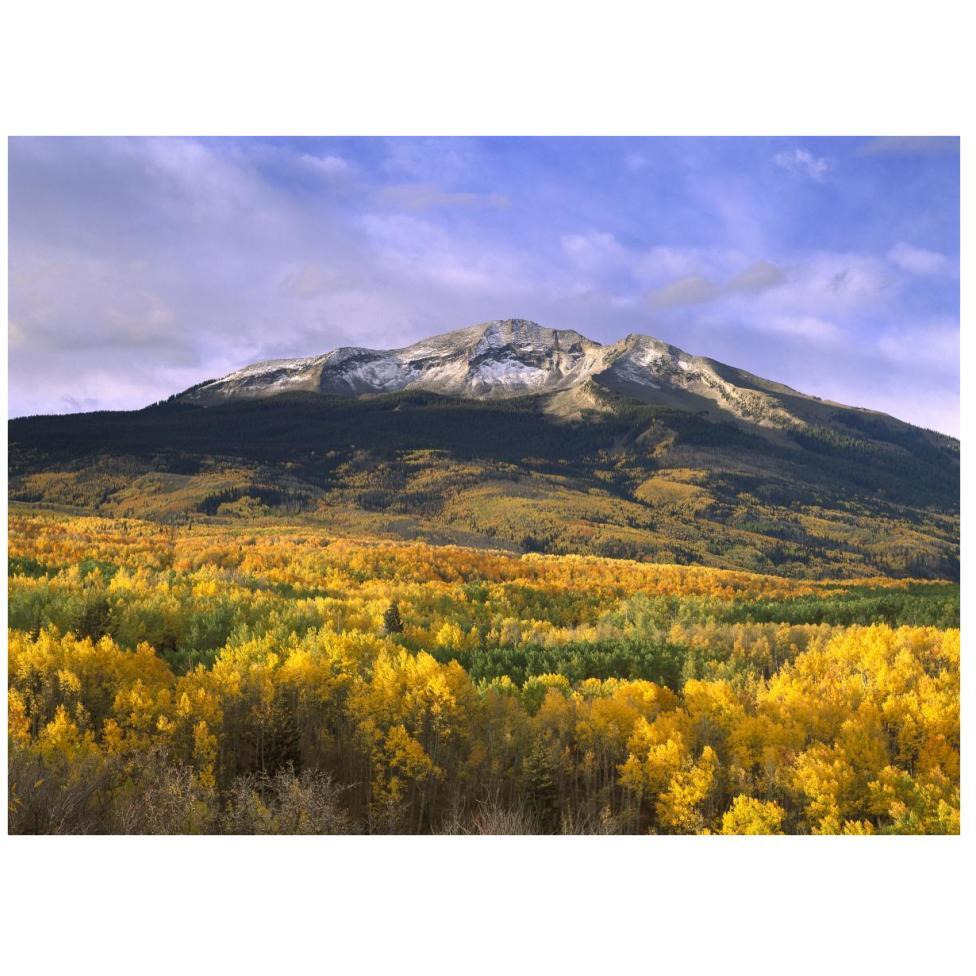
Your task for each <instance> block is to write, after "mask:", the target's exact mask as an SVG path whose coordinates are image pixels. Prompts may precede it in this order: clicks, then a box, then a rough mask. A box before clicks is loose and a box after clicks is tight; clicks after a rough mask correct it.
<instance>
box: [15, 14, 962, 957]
mask: <svg viewBox="0 0 976 976" xmlns="http://www.w3.org/2000/svg"><path fill="white" fill-rule="evenodd" d="M351 8H352V4H351V3H350V4H346V5H344V6H343V7H342V8H341V9H340V8H339V7H338V6H334V5H330V4H328V3H326V2H318V3H301V2H291V0H289V2H283V0H278V2H276V3H270V2H266V3H260V4H259V3H253V2H245V0H237V2H234V3H221V2H210V3H207V2H203V0H196V2H183V0H168V2H166V3H149V2H136V0H129V2H100V0H84V2H77V0H76V2H73V3H69V2H63V3H61V2H58V3H55V2H43V0H33V2H30V3H28V2H26V0H21V2H19V3H17V4H16V6H15V5H14V4H10V5H8V8H7V11H6V13H5V14H4V15H3V21H4V23H3V24H2V26H0V36H2V38H3V40H2V45H3V51H2V52H0V71H2V82H0V99H2V100H4V101H5V103H6V104H5V105H4V106H3V126H2V128H3V131H4V132H5V133H6V134H8V135H10V134H16V135H29V134H102V135H110V134H170V135H176V134H180V135H186V134H195V135H231V134H282V135H301V134H308V135H314V134H469V133H470V134H526V135H533V134H535V135H544V134H554V135H555V134H582V135H623V134H633V135H645V134H646V135H678V134H702V135H731V134H741V135H753V134H764V135H765V134H797V135H900V134H910V135H957V134H961V135H962V136H963V197H962V199H963V269H964V274H963V323H964V324H963V329H962V333H963V351H964V359H965V360H966V363H965V364H964V365H968V364H969V357H970V356H971V355H972V352H973V350H972V343H971V341H970V337H969V334H968V332H969V328H970V322H969V308H970V304H969V296H970V295H971V287H972V274H971V270H972V261H971V260H970V252H969V244H970V243H971V241H972V232H973V217H974V204H973V194H972V190H971V185H970V180H969V176H970V175H971V152H970V150H971V145H970V139H971V137H972V121H971V120H972V118H973V111H972V104H971V101H970V102H969V103H968V104H967V102H966V93H969V98H970V99H971V92H972V90H973V87H974V82H976V78H974V77H973V76H974V72H973V69H972V63H973V51H972V42H973V31H972V25H971V24H969V23H967V20H968V18H967V15H966V5H965V4H964V3H961V2H940V0H929V2H927V3H925V4H921V3H906V2H893V0H888V2H885V3H874V2H869V0H862V2H860V3H856V2H853V0H846V2H835V0H818V2H816V3H797V2H792V3H791V2H788V0H779V2H776V3H763V2H743V0H739V2H726V3H707V2H698V3H692V2H685V3H684V4H681V5H680V10H679V5H678V4H676V3H675V4H667V5H664V4H655V3H650V2H645V3H642V4H627V3H622V2H611V0H601V2H599V3H589V4H582V3H572V2H567V0H563V2H560V3H544V2H536V3H530V2H529V0H522V2H520V3H516V2H509V0H494V2H492V3H464V2H461V0H455V2H453V3H438V2H420V0H402V2H400V3H379V2H363V0H359V2H358V3H356V4H355V11H354V12H352V11H351ZM967 123H968V124H967ZM3 166H4V175H5V170H6V158H5V154H4V159H3ZM3 206H4V209H5V208H6V195H4V199H3ZM4 239H6V235H4ZM967 272H968V273H967ZM3 275H4V282H3V285H4V295H6V261H4V262H3ZM2 348H3V352H2V355H3V356H4V357H6V343H3V347H2ZM5 366H6V361H4V367H5ZM969 373H970V371H969V370H968V369H964V372H963V384H962V385H963V401H962V402H963V439H964V440H966V438H967V436H968V432H969V430H970V429H971V425H970V420H971V419H972V418H971V410H972V398H971V397H970V396H969V395H968V391H967V389H966V379H967V377H968V375H969ZM3 377H4V382H5V380H6V368H4V370H3ZM4 437H5V434H4ZM963 460H964V471H963V498H964V499H965V493H966V488H967V486H968V485H969V484H971V482H972V478H971V467H972V466H971V464H970V463H969V453H968V451H964V452H963ZM3 497H4V499H5V497H6V491H5V490H4V492H3ZM968 524H969V522H968V508H967V507H966V506H965V502H964V513H963V525H964V526H965V527H966V528H967V529H968ZM971 535H972V533H970V532H968V531H966V532H964V537H965V538H964V542H963V550H964V552H966V553H968V552H969V544H970V541H971V539H970V536H971ZM4 545H5V541H4ZM970 591H971V587H970V586H969V579H968V573H966V574H964V600H963V605H964V607H965V606H966V603H967V601H968V598H969V596H971V595H972V594H971V592H970ZM4 599H5V595H4ZM969 618H970V615H969V614H968V613H966V612H965V611H964V622H963V633H964V635H967V636H966V638H965V639H964V658H965V663H964V669H963V674H964V705H963V713H964V715H966V716H968V714H969V709H970V708H971V707H972V706H971V702H972V700H973V694H972V681H971V680H970V679H971V677H972V673H973V668H972V665H971V664H970V662H969V660H968V659H969V655H970V654H971V649H970V646H971V644H972V641H971V640H969V639H968V634H969V633H970V626H971V621H970V619H969ZM971 724H972V723H971V722H969V721H966V722H965V723H964V744H963V757H964V795H963V836H962V837H961V838H867V839H860V838H819V839H818V838H738V839H731V838H726V839H722V838H691V837H689V838H660V837H658V838H345V839H343V838H265V839H247V838H151V839H138V838H7V837H6V836H4V837H3V838H2V848H0V893H2V895H0V896H2V898H3V901H4V906H3V909H2V911H0V953H2V957H0V964H5V965H4V969H5V971H6V972H11V973H17V974H19V973H23V972H31V973H41V974H49V973H58V972H62V971H63V972H73V973H79V972H80V973H88V972H97V973H133V972H134V973H140V974H143V973H146V974H152V973H164V972H165V973H173V972H177V973H179V972H185V973H202V972H208V973H231V974H236V973H241V972H243V973H250V972H274V971H282V972H287V971H289V970H292V969H300V970H302V971H311V972H326V971H341V972H351V973H374V972H375V973H386V972H390V973H397V974H400V973H411V972H423V973H439V972H460V973H468V972H474V973H481V972H486V973H489V972H490V973H496V972H497V973H502V972H507V971H510V972H514V973H540V974H542V973H546V974H548V973H564V972H584V971H587V972H597V973H603V972H606V973H615V972H617V971H627V972H630V971H637V972H665V971H668V972H681V973H691V974H698V973H711V972H722V973H736V972H749V973H774V972H775V973H779V972H787V973H790V974H805V973H817V974H823V973H832V974H838V973H839V974H847V973H852V974H853V973H857V974H860V973H884V974H893V973H909V972H910V973H958V972H962V971H963V969H968V968H969V967H971V965H972V959H973V957H974V949H973V947H974V944H976V938H974V936H973V935H972V934H971V932H970V927H971V925H972V918H973V914H972V906H971V901H972V896H973V880H972V879H973V867H974V865H973V857H972V852H973V844H972V842H971V840H972V833H973V829H974V822H973V816H972V815H971V812H972V810H971V807H972V803H973V801H972V799H971V790H970V787H971V785H972V776H971V775H970V774H971V766H972V763H971V761H969V759H970V757H971V756H972V755H973V750H972V745H973V743H972V736H971V734H969V733H970V730H971ZM3 742H4V744H5V743H6V735H4V736H3ZM4 748H5V746H4ZM3 769H4V770H6V761H5V756H4V761H3ZM5 791H6V784H4V792H5ZM967 948H968V950H969V951H968V963H967V960H966V956H965V955H963V952H964V949H967Z"/></svg>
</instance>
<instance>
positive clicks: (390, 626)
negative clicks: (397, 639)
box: [383, 600, 403, 634]
mask: <svg viewBox="0 0 976 976" xmlns="http://www.w3.org/2000/svg"><path fill="white" fill-rule="evenodd" d="M383 629H384V630H385V631H386V633H388V634H402V633H403V621H402V620H401V619H400V607H399V605H398V604H397V602H396V600H394V601H393V602H392V603H391V604H390V605H389V606H388V607H387V608H386V612H385V613H384V614H383Z"/></svg>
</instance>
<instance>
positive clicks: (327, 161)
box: [299, 153, 351, 176]
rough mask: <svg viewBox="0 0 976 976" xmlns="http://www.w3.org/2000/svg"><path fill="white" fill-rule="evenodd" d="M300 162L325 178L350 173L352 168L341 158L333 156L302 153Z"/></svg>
mask: <svg viewBox="0 0 976 976" xmlns="http://www.w3.org/2000/svg"><path fill="white" fill-rule="evenodd" d="M299 161H300V162H301V163H302V164H303V165H304V166H306V167H307V168H308V169H311V170H313V171H314V172H316V173H320V174H321V175H323V176H338V175H340V174H342V173H348V172H349V170H350V168H351V167H350V165H349V163H348V162H347V161H346V160H345V159H343V158H342V157H341V156H335V155H331V154H330V155H327V156H315V155H312V154H311V153H302V155H301V156H300V157H299Z"/></svg>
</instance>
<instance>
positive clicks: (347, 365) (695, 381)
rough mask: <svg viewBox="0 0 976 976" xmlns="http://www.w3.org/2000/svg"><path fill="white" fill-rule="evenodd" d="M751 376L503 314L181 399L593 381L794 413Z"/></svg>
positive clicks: (656, 343) (704, 402) (446, 391)
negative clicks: (402, 343)
mask: <svg viewBox="0 0 976 976" xmlns="http://www.w3.org/2000/svg"><path fill="white" fill-rule="evenodd" d="M732 376H734V377H735V378H734V379H733V378H730V377H732ZM747 376H748V374H742V373H740V372H739V371H737V370H731V369H730V368H728V367H722V365H721V364H719V363H714V362H713V361H712V360H709V359H703V358H701V357H699V356H692V355H689V354H688V353H686V352H684V351H682V350H681V349H678V348H677V347H676V346H672V345H669V344H668V343H665V342H662V341H661V340H660V339H655V338H653V337H651V336H646V335H640V334H636V333H633V334H631V335H628V336H627V337H626V338H624V339H621V340H620V341H619V342H616V343H613V344H611V345H601V344H600V343H598V342H594V341H593V340H592V339H588V338H587V337H586V336H584V335H582V334H581V333H580V332H577V331H575V330H572V329H550V328H546V327H544V326H541V325H539V324H538V323H536V322H531V321H529V320H527V319H498V320H494V321H491V322H484V323H482V324H480V325H476V326H470V327H468V328H463V329H458V330H455V331H453V332H447V333H443V334H440V335H435V336H431V337H430V338H427V339H422V340H420V341H419V342H415V343H413V344H411V345H409V346H404V347H402V348H399V349H367V348H362V347H358V346H344V347H341V348H338V349H334V350H333V351H331V352H328V353H325V354H323V355H318V356H312V357H309V358H307V359H278V360H269V361H267V362H260V363H255V364H253V365H250V366H245V367H243V368H242V369H239V370H236V371H235V372H233V373H230V374H228V375H227V376H224V377H222V378H221V379H217V380H211V381H209V382H207V383H202V384H200V385H198V386H196V387H193V388H191V389H190V390H187V391H186V393H184V394H182V399H184V400H188V401H194V402H197V403H202V404H211V403H218V402H222V401H226V400H232V399H237V398H242V397H246V398H254V397H267V396H274V395H277V394H280V393H287V392H297V391H305V392H316V393H323V394H331V395H338V396H352V397H360V396H375V395H380V394H386V393H396V392H400V391H404V390H423V391H429V392H433V393H439V394H442V395H449V396H458V397H467V398H474V399H498V398H506V397H514V396H526V395H533V394H552V393H557V392H561V391H568V390H572V389H574V388H576V387H580V386H582V385H583V384H585V383H587V382H588V381H593V382H595V383H596V384H597V385H599V386H603V387H607V388H610V389H617V390H618V391H620V392H624V393H627V394H628V395H630V396H636V397H637V398H639V399H644V400H658V399H661V400H663V401H665V402H668V403H671V404H678V405H683V406H689V407H695V405H696V404H698V405H699V407H701V406H703V407H704V408H706V409H710V408H718V409H720V410H722V411H723V412H728V413H732V414H734V415H735V416H737V417H739V418H742V419H747V420H749V421H750V422H752V423H757V424H760V425H761V426H775V427H781V426H788V425H791V424H793V423H794V422H796V418H795V417H793V416H792V414H791V413H790V412H789V411H788V410H786V409H785V408H784V407H783V406H782V404H781V402H780V400H779V398H778V397H776V396H774V395H772V393H771V392H767V391H773V390H775V384H769V383H766V381H763V380H759V379H758V378H756V377H753V378H751V379H752V380H755V382H751V381H747V382H745V383H743V382H741V379H742V377H747ZM736 380H739V381H738V382H737V381H736Z"/></svg>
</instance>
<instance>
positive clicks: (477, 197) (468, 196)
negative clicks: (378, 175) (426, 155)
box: [379, 183, 509, 210]
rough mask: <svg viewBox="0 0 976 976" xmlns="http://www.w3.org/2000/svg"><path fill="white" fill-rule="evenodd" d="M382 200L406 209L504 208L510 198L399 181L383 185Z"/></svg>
mask: <svg viewBox="0 0 976 976" xmlns="http://www.w3.org/2000/svg"><path fill="white" fill-rule="evenodd" d="M379 199H380V202H381V203H382V204H384V205H387V206H392V207H398V208H403V209H405V210H429V209H430V208H431V207H457V206H476V207H495V208H504V207H507V206H508V205H509V199H508V197H506V196H505V195H504V194H502V193H469V192H457V191H450V190H443V189H441V188H440V187H438V186H437V185H435V184H433V183H399V184H396V185H393V186H386V187H383V188H382V189H381V190H380V192H379Z"/></svg>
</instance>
